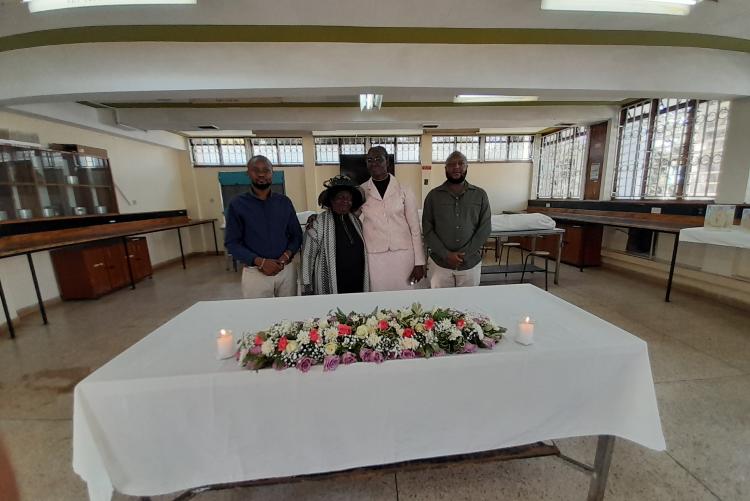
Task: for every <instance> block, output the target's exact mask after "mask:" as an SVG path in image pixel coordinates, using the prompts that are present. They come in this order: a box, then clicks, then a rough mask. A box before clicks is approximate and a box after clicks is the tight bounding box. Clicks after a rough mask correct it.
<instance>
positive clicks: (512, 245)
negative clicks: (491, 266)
mask: <svg viewBox="0 0 750 501" xmlns="http://www.w3.org/2000/svg"><path fill="white" fill-rule="evenodd" d="M505 249H508V251H507V252H506V253H505V268H506V271H505V278H506V279H507V278H508V271H507V268H508V266H509V265H510V250H511V249H518V251H519V252H520V253H521V261H523V249H522V248H521V244H520V243H518V242H500V255H499V256H497V264H500V262H501V261H502V260H503V251H504V250H505ZM496 255H497V253H496Z"/></svg>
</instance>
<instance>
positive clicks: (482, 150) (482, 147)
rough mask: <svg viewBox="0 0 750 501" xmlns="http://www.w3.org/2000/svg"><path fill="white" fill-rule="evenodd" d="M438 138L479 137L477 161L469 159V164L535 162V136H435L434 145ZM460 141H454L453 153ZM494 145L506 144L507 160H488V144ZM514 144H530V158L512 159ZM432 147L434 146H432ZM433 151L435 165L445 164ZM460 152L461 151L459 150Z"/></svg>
mask: <svg viewBox="0 0 750 501" xmlns="http://www.w3.org/2000/svg"><path fill="white" fill-rule="evenodd" d="M436 137H453V138H459V137H478V138H479V155H478V158H477V159H476V160H472V159H468V161H469V162H472V163H487V164H490V163H492V164H494V163H527V162H533V161H534V134H469V135H463V136H459V135H456V134H433V135H432V139H433V144H434V138H436ZM487 138H505V141H488V140H487ZM514 138H528V139H529V140H528V141H514ZM458 143H459V141H457V140H455V141H453V144H454V147H453V151H456V150H457V144H458ZM494 143H504V149H505V158H506V159H505V160H494V159H490V160H487V144H494ZM514 143H516V144H517V143H522V144H524V143H528V145H529V148H528V151H529V156H528V158H526V159H518V158H511V157H510V151H511V144H514ZM431 146H432V145H431ZM430 150H431V159H432V162H433V163H436V162H445V159H442V160H441V159H436V158H435V150H434V149H433V148H430ZM459 151H460V150H459Z"/></svg>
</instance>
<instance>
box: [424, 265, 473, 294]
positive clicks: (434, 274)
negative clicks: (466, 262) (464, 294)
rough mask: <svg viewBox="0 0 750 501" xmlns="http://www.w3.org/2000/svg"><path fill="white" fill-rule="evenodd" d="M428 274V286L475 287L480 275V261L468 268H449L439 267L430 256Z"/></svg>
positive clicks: (437, 287) (440, 287)
mask: <svg viewBox="0 0 750 501" xmlns="http://www.w3.org/2000/svg"><path fill="white" fill-rule="evenodd" d="M427 263H428V267H429V269H428V275H429V278H430V287H432V288H433V289H442V288H445V287H475V286H477V285H479V280H480V279H481V275H482V263H481V262H480V263H479V264H477V265H476V266H475V267H473V268H471V269H468V270H450V269H448V268H441V267H440V266H438V265H437V264H435V261H433V260H432V258H429V260H428V261H427Z"/></svg>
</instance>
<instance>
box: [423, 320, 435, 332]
mask: <svg viewBox="0 0 750 501" xmlns="http://www.w3.org/2000/svg"><path fill="white" fill-rule="evenodd" d="M433 327H435V321H434V320H433V319H431V318H428V319H427V320H425V321H424V328H425V329H427V330H428V331H431V330H432V328H433Z"/></svg>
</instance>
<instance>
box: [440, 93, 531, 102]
mask: <svg viewBox="0 0 750 501" xmlns="http://www.w3.org/2000/svg"><path fill="white" fill-rule="evenodd" d="M527 101H539V96H499V95H493V94H459V95H457V96H456V97H454V98H453V102H454V103H522V102H527Z"/></svg>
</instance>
